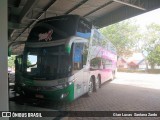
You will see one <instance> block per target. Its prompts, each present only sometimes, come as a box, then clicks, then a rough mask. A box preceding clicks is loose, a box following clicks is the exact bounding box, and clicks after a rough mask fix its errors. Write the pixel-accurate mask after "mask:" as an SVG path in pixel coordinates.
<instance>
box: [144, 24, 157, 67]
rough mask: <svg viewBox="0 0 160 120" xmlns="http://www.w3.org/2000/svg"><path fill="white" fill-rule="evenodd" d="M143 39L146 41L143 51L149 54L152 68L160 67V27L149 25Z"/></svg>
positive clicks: (148, 57) (148, 58)
mask: <svg viewBox="0 0 160 120" xmlns="http://www.w3.org/2000/svg"><path fill="white" fill-rule="evenodd" d="M143 39H144V40H145V45H144V46H143V49H144V50H146V51H147V52H148V56H147V60H148V62H149V64H150V65H151V67H152V68H154V66H155V65H160V25H158V24H153V23H152V24H150V25H148V26H147V31H146V32H145V33H144V36H143Z"/></svg>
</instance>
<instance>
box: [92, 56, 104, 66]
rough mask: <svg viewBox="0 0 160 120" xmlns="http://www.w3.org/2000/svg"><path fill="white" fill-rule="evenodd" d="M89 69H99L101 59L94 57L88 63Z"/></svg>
mask: <svg viewBox="0 0 160 120" xmlns="http://www.w3.org/2000/svg"><path fill="white" fill-rule="evenodd" d="M90 65H91V69H101V67H102V66H101V58H100V57H96V58H93V59H92V60H91V61H90Z"/></svg>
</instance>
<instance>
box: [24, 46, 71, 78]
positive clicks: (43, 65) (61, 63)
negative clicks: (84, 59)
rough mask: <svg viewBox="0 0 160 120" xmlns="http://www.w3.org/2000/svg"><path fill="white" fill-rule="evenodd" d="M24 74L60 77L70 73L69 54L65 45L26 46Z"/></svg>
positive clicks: (36, 76) (35, 76)
mask: <svg viewBox="0 0 160 120" xmlns="http://www.w3.org/2000/svg"><path fill="white" fill-rule="evenodd" d="M23 64H24V74H25V75H26V76H28V77H31V78H32V79H48V80H49V79H58V78H63V77H67V76H68V75H69V73H70V63H69V55H68V54H67V53H65V47H64V45H59V46H54V47H41V48H29V47H28V48H26V49H25V54H24V63H23Z"/></svg>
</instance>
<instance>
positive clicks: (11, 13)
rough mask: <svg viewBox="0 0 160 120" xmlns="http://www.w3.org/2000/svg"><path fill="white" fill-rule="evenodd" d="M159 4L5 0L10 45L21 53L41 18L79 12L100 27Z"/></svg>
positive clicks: (154, 0)
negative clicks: (32, 29)
mask: <svg viewBox="0 0 160 120" xmlns="http://www.w3.org/2000/svg"><path fill="white" fill-rule="evenodd" d="M159 7H160V0H8V36H9V40H8V41H9V47H10V46H12V49H13V54H20V53H19V51H20V50H19V49H23V47H24V41H26V39H27V36H28V34H29V32H30V30H31V28H32V27H33V26H34V24H35V23H36V22H37V21H39V20H41V19H44V18H48V17H53V16H59V15H67V14H78V15H80V16H83V17H85V18H86V19H88V20H89V21H91V22H92V23H93V24H94V25H95V26H97V27H99V28H101V27H104V26H107V25H110V24H113V23H116V22H119V21H122V20H124V19H127V18H130V17H133V16H135V15H138V14H141V13H144V12H148V11H150V10H153V9H156V8H159ZM20 44H21V45H20Z"/></svg>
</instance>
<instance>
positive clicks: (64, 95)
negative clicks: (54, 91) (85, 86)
mask: <svg viewBox="0 0 160 120" xmlns="http://www.w3.org/2000/svg"><path fill="white" fill-rule="evenodd" d="M68 94H69V92H67V93H63V94H62V95H61V99H63V98H65V97H67V96H68Z"/></svg>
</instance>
